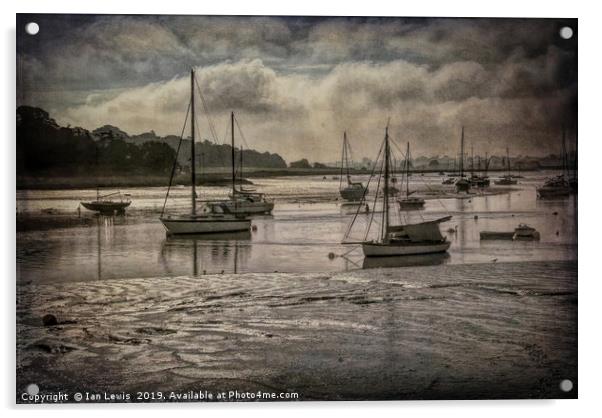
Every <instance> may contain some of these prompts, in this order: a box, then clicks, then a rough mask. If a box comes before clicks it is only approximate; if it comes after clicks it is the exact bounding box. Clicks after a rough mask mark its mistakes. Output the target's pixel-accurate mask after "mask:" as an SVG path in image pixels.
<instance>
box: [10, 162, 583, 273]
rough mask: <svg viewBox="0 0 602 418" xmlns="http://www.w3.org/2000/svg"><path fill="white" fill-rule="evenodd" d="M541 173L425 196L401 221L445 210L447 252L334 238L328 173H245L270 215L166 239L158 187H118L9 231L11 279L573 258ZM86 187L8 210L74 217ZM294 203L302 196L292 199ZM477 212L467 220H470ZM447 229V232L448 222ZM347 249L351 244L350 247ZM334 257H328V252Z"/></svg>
mask: <svg viewBox="0 0 602 418" xmlns="http://www.w3.org/2000/svg"><path fill="white" fill-rule="evenodd" d="M547 175H550V173H535V174H530V173H527V174H526V177H527V178H525V179H522V180H521V181H519V182H520V184H519V185H518V186H516V187H515V191H513V192H511V193H508V194H503V195H496V196H487V197H472V198H471V199H441V200H437V199H435V200H428V201H427V203H426V206H425V209H424V210H422V211H418V212H413V213H411V214H409V215H408V217H409V220H420V219H426V220H428V219H435V218H438V217H442V216H446V215H448V214H451V215H452V216H453V218H452V220H451V221H449V222H446V223H444V224H442V225H441V230H442V232H443V233H444V235H446V236H447V237H448V239H449V240H450V241H451V243H452V246H451V248H450V250H449V254H448V255H443V256H430V257H425V256H421V257H409V258H408V257H406V258H393V259H386V260H381V261H373V260H364V257H363V256H362V254H361V249H359V248H357V247H353V246H344V245H341V244H340V242H341V240H342V238H343V236H344V234H345V232H346V230H347V227H348V224H349V222H350V220H351V218H352V217H353V216H354V214H355V211H356V208H355V207H354V206H352V205H345V204H341V202H338V201H336V200H335V199H336V197H337V195H338V184H339V182H338V180H336V179H334V178H332V176H329V177H328V178H327V179H323V178H322V176H316V177H286V178H271V179H256V180H255V179H253V181H254V183H255V184H256V187H257V189H258V190H260V191H263V192H266V193H268V194H269V195H270V196H271V197H273V198H274V199H275V200H276V207H275V209H274V212H273V215H272V216H262V217H256V218H254V219H253V225H255V226H256V230H254V231H252V232H250V233H243V234H237V235H234V236H232V235H230V236H222V237H210V238H208V237H189V238H167V237H166V236H165V231H164V229H163V226H162V225H161V223H160V222H159V220H158V214H159V212H160V211H161V207H162V205H163V199H164V195H165V188H139V189H122V192H124V193H130V194H131V198H132V200H133V203H132V206H131V208H130V209H129V210H128V212H127V214H126V215H125V216H116V217H103V216H101V217H95V215H93V214H92V213H90V212H87V211H85V210H84V211H82V216H85V217H89V218H90V219H91V220H92V221H91V225H92V226H85V227H84V226H82V227H71V228H56V229H51V230H48V231H30V232H19V233H17V269H18V277H19V278H20V280H24V281H33V282H60V281H87V280H96V279H114V278H137V277H140V278H142V277H155V276H182V275H190V274H193V275H201V274H204V273H216V272H217V273H220V272H222V271H224V272H225V273H230V272H237V273H238V272H274V271H278V272H319V271H343V270H354V269H361V268H370V267H379V266H387V267H394V266H411V265H434V264H444V263H447V264H463V263H480V262H487V263H489V262H492V260H494V259H497V261H499V262H502V261H531V260H574V259H576V258H577V229H576V210H577V203H576V197H571V198H570V199H564V200H555V201H541V200H537V199H536V195H535V186H536V185H537V184H539V183H541V181H542V180H543V178H544V177H546V176H547ZM425 184H432V185H439V184H440V177H439V176H434V175H430V176H424V177H419V176H414V177H412V180H411V187H413V188H424V187H425ZM202 193H203V195H202V196H201V197H203V198H214V197H220V196H225V195H226V194H227V189H226V188H204V189H203V190H202ZM95 194H96V191H95V190H76V191H66V190H58V191H18V192H17V210H18V211H19V212H20V213H31V214H40V213H41V211H42V210H43V209H48V208H53V209H54V210H55V211H57V212H58V213H62V214H66V215H72V216H77V213H76V209H77V206H78V204H79V201H80V200H84V199H92V198H94V197H95ZM188 194H189V190H188V189H187V188H185V187H176V188H174V189H172V195H171V196H172V198H170V200H169V204H168V210H169V211H178V210H185V209H186V208H188V207H189V198H188ZM301 202H303V203H301ZM475 216H477V219H475ZM368 218H369V215H367V214H364V213H362V214H360V215H358V221H357V222H356V226H355V227H354V229H353V231H352V238H357V239H360V238H362V236H363V229H364V228H363V226H364V225H366V222H367V220H368ZM519 223H527V224H528V225H530V226H532V227H535V228H536V229H537V230H538V231H539V232H540V233H541V240H540V241H539V242H513V241H484V242H481V241H480V240H479V231H482V230H499V231H510V230H513V229H514V228H515V227H516V226H517V225H518V224H519ZM451 229H453V230H455V232H448V230H451ZM354 248H355V250H354ZM331 252H332V253H334V254H336V256H335V257H334V258H333V259H330V258H329V257H328V254H329V253H331Z"/></svg>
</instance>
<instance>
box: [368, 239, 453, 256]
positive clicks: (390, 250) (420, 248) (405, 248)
mask: <svg viewBox="0 0 602 418" xmlns="http://www.w3.org/2000/svg"><path fill="white" fill-rule="evenodd" d="M450 245H451V244H450V243H449V242H448V241H444V242H440V243H439V242H438V243H433V244H427V243H425V244H410V245H387V244H379V243H375V242H364V243H363V244H362V250H363V251H364V255H365V256H366V257H390V256H397V255H418V254H435V253H442V252H445V251H447V250H448V249H449V247H450Z"/></svg>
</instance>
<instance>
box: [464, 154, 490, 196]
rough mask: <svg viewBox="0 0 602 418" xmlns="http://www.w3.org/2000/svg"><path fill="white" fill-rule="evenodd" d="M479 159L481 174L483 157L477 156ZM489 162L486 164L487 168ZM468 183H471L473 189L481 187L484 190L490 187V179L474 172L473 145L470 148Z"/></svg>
mask: <svg viewBox="0 0 602 418" xmlns="http://www.w3.org/2000/svg"><path fill="white" fill-rule="evenodd" d="M477 158H478V159H479V167H478V170H479V172H481V157H480V156H477ZM485 160H487V157H485ZM487 164H488V163H487V161H486V162H485V166H487ZM485 171H487V169H485ZM468 181H469V182H470V185H471V186H472V187H479V188H484V187H489V184H490V181H489V177H487V176H484V175H482V174H481V175H478V174H475V170H474V151H473V148H472V145H471V146H470V178H469V179H468Z"/></svg>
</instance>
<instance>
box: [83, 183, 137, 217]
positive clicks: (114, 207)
mask: <svg viewBox="0 0 602 418" xmlns="http://www.w3.org/2000/svg"><path fill="white" fill-rule="evenodd" d="M117 195H118V196H119V197H120V199H119V200H113V199H107V198H108V197H111V196H117ZM123 197H125V199H124V198H123ZM131 203H132V201H131V200H130V199H129V195H128V194H125V195H122V194H121V192H115V193H109V194H106V195H102V196H101V195H100V193H99V191H98V189H96V200H90V201H82V202H80V204H81V205H82V206H83V207H84V208H86V209H88V210H91V211H94V212H99V213H101V214H111V215H112V214H114V213H120V212H124V211H125V208H127V207H128V206H130V204H131Z"/></svg>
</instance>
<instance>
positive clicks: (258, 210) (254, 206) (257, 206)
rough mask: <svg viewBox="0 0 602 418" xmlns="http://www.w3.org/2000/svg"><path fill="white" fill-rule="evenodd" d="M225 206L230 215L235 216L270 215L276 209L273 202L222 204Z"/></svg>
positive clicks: (230, 202)
mask: <svg viewBox="0 0 602 418" xmlns="http://www.w3.org/2000/svg"><path fill="white" fill-rule="evenodd" d="M221 205H224V206H225V207H226V209H227V211H228V213H233V214H235V215H257V214H269V213H272V210H273V209H274V203H272V202H247V201H244V200H241V201H237V202H234V201H229V202H225V203H221Z"/></svg>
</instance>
